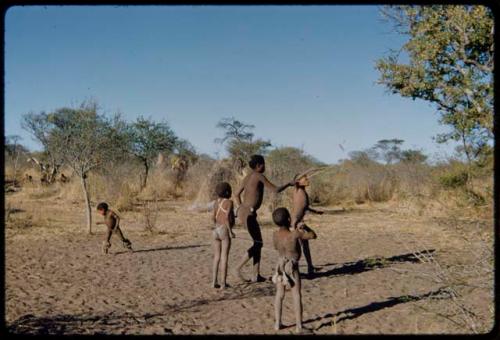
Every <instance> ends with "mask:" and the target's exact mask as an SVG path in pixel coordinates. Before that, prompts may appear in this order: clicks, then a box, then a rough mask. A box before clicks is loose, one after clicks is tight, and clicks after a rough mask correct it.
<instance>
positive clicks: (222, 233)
mask: <svg viewBox="0 0 500 340" xmlns="http://www.w3.org/2000/svg"><path fill="white" fill-rule="evenodd" d="M212 234H213V236H214V239H216V240H220V241H222V240H225V239H226V238H229V230H228V227H227V226H226V225H225V224H216V225H215V228H214V230H213V231H212Z"/></svg>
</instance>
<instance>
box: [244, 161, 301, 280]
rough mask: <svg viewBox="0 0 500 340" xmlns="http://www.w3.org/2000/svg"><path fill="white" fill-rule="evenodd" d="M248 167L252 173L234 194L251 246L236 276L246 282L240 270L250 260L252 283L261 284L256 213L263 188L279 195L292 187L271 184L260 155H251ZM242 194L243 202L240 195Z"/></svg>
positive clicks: (258, 227)
mask: <svg viewBox="0 0 500 340" xmlns="http://www.w3.org/2000/svg"><path fill="white" fill-rule="evenodd" d="M248 165H249V166H250V168H251V169H252V171H251V172H250V173H249V174H248V175H247V176H246V177H245V178H244V179H243V183H242V185H241V187H240V189H239V190H238V191H237V192H236V195H235V199H236V203H237V204H238V208H237V214H238V219H239V220H240V222H241V224H242V225H244V226H245V227H246V228H247V230H248V233H249V234H250V236H251V237H252V240H253V245H252V246H251V247H250V248H249V249H248V250H247V254H246V256H245V257H244V258H243V261H242V262H241V263H240V264H239V265H238V267H237V270H236V274H237V275H238V277H239V278H240V279H241V280H242V281H246V280H245V278H244V277H243V275H242V274H241V270H242V268H243V266H244V265H245V264H246V263H247V262H248V261H249V260H250V259H252V260H253V271H252V279H251V281H252V282H263V281H265V278H264V277H262V276H261V275H260V256H261V250H262V246H263V242H262V235H261V232H260V225H259V222H258V221H257V211H258V210H259V208H260V205H261V203H262V199H263V196H264V187H266V188H267V189H268V190H270V191H272V192H274V193H280V192H282V191H283V190H285V189H286V188H288V187H289V186H293V183H294V182H293V181H291V182H289V183H285V184H284V185H282V186H279V187H278V186H275V185H274V184H273V183H271V182H270V181H269V180H268V179H267V178H266V176H264V172H265V171H266V163H265V161H264V157H262V156H261V155H252V157H251V158H250V161H249V162H248ZM242 193H243V201H242V199H241V194H242Z"/></svg>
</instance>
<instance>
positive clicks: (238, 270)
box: [234, 269, 248, 282]
mask: <svg viewBox="0 0 500 340" xmlns="http://www.w3.org/2000/svg"><path fill="white" fill-rule="evenodd" d="M234 274H235V275H236V276H237V277H238V279H240V280H241V281H242V282H248V280H247V279H245V277H244V276H243V274H241V270H240V269H236V270H235V271H234Z"/></svg>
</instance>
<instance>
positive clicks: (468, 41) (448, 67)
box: [376, 5, 494, 164]
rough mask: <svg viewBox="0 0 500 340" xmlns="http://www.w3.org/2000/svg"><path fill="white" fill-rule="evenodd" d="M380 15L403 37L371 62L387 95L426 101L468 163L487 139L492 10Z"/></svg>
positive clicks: (437, 8)
mask: <svg viewBox="0 0 500 340" xmlns="http://www.w3.org/2000/svg"><path fill="white" fill-rule="evenodd" d="M382 14H383V15H384V16H385V17H386V18H387V19H388V20H389V21H391V22H392V23H394V28H395V30H396V31H397V32H399V33H401V34H403V35H405V36H407V37H408V41H407V42H406V43H405V44H404V45H403V46H402V48H401V51H402V52H403V56H404V57H407V58H408V62H403V61H400V58H399V54H400V52H401V51H399V52H397V51H391V52H390V53H389V55H388V56H386V57H384V58H381V59H380V60H378V61H377V63H376V68H377V69H378V70H379V72H380V78H379V81H378V82H379V83H380V84H383V85H385V86H386V88H387V89H388V90H389V91H391V92H392V93H397V94H400V95H401V96H403V97H410V98H413V99H416V98H418V99H422V100H425V101H428V102H430V103H432V104H433V105H434V106H435V107H436V109H437V110H438V112H439V114H440V122H441V123H442V124H444V125H447V126H449V127H451V131H450V132H448V133H444V134H440V135H438V136H437V139H436V140H437V141H438V142H441V143H442V142H446V141H448V140H455V141H459V142H460V143H461V144H462V150H463V152H464V153H465V155H466V157H467V160H468V162H469V164H470V163H471V162H472V161H473V160H475V158H476V157H478V156H480V155H481V152H482V151H483V150H486V149H488V148H487V147H486V145H487V144H488V143H490V142H491V141H492V140H493V52H494V41H493V30H494V25H493V13H492V11H491V9H489V8H488V7H485V6H457V5H433V6H393V7H384V9H383V11H382Z"/></svg>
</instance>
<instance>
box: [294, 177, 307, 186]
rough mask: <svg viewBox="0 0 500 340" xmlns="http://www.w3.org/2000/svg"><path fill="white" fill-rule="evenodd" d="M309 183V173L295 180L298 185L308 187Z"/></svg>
mask: <svg viewBox="0 0 500 340" xmlns="http://www.w3.org/2000/svg"><path fill="white" fill-rule="evenodd" d="M308 185H309V178H308V177H307V175H303V176H301V177H299V178H297V179H296V180H295V186H296V187H307V186H308Z"/></svg>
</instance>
